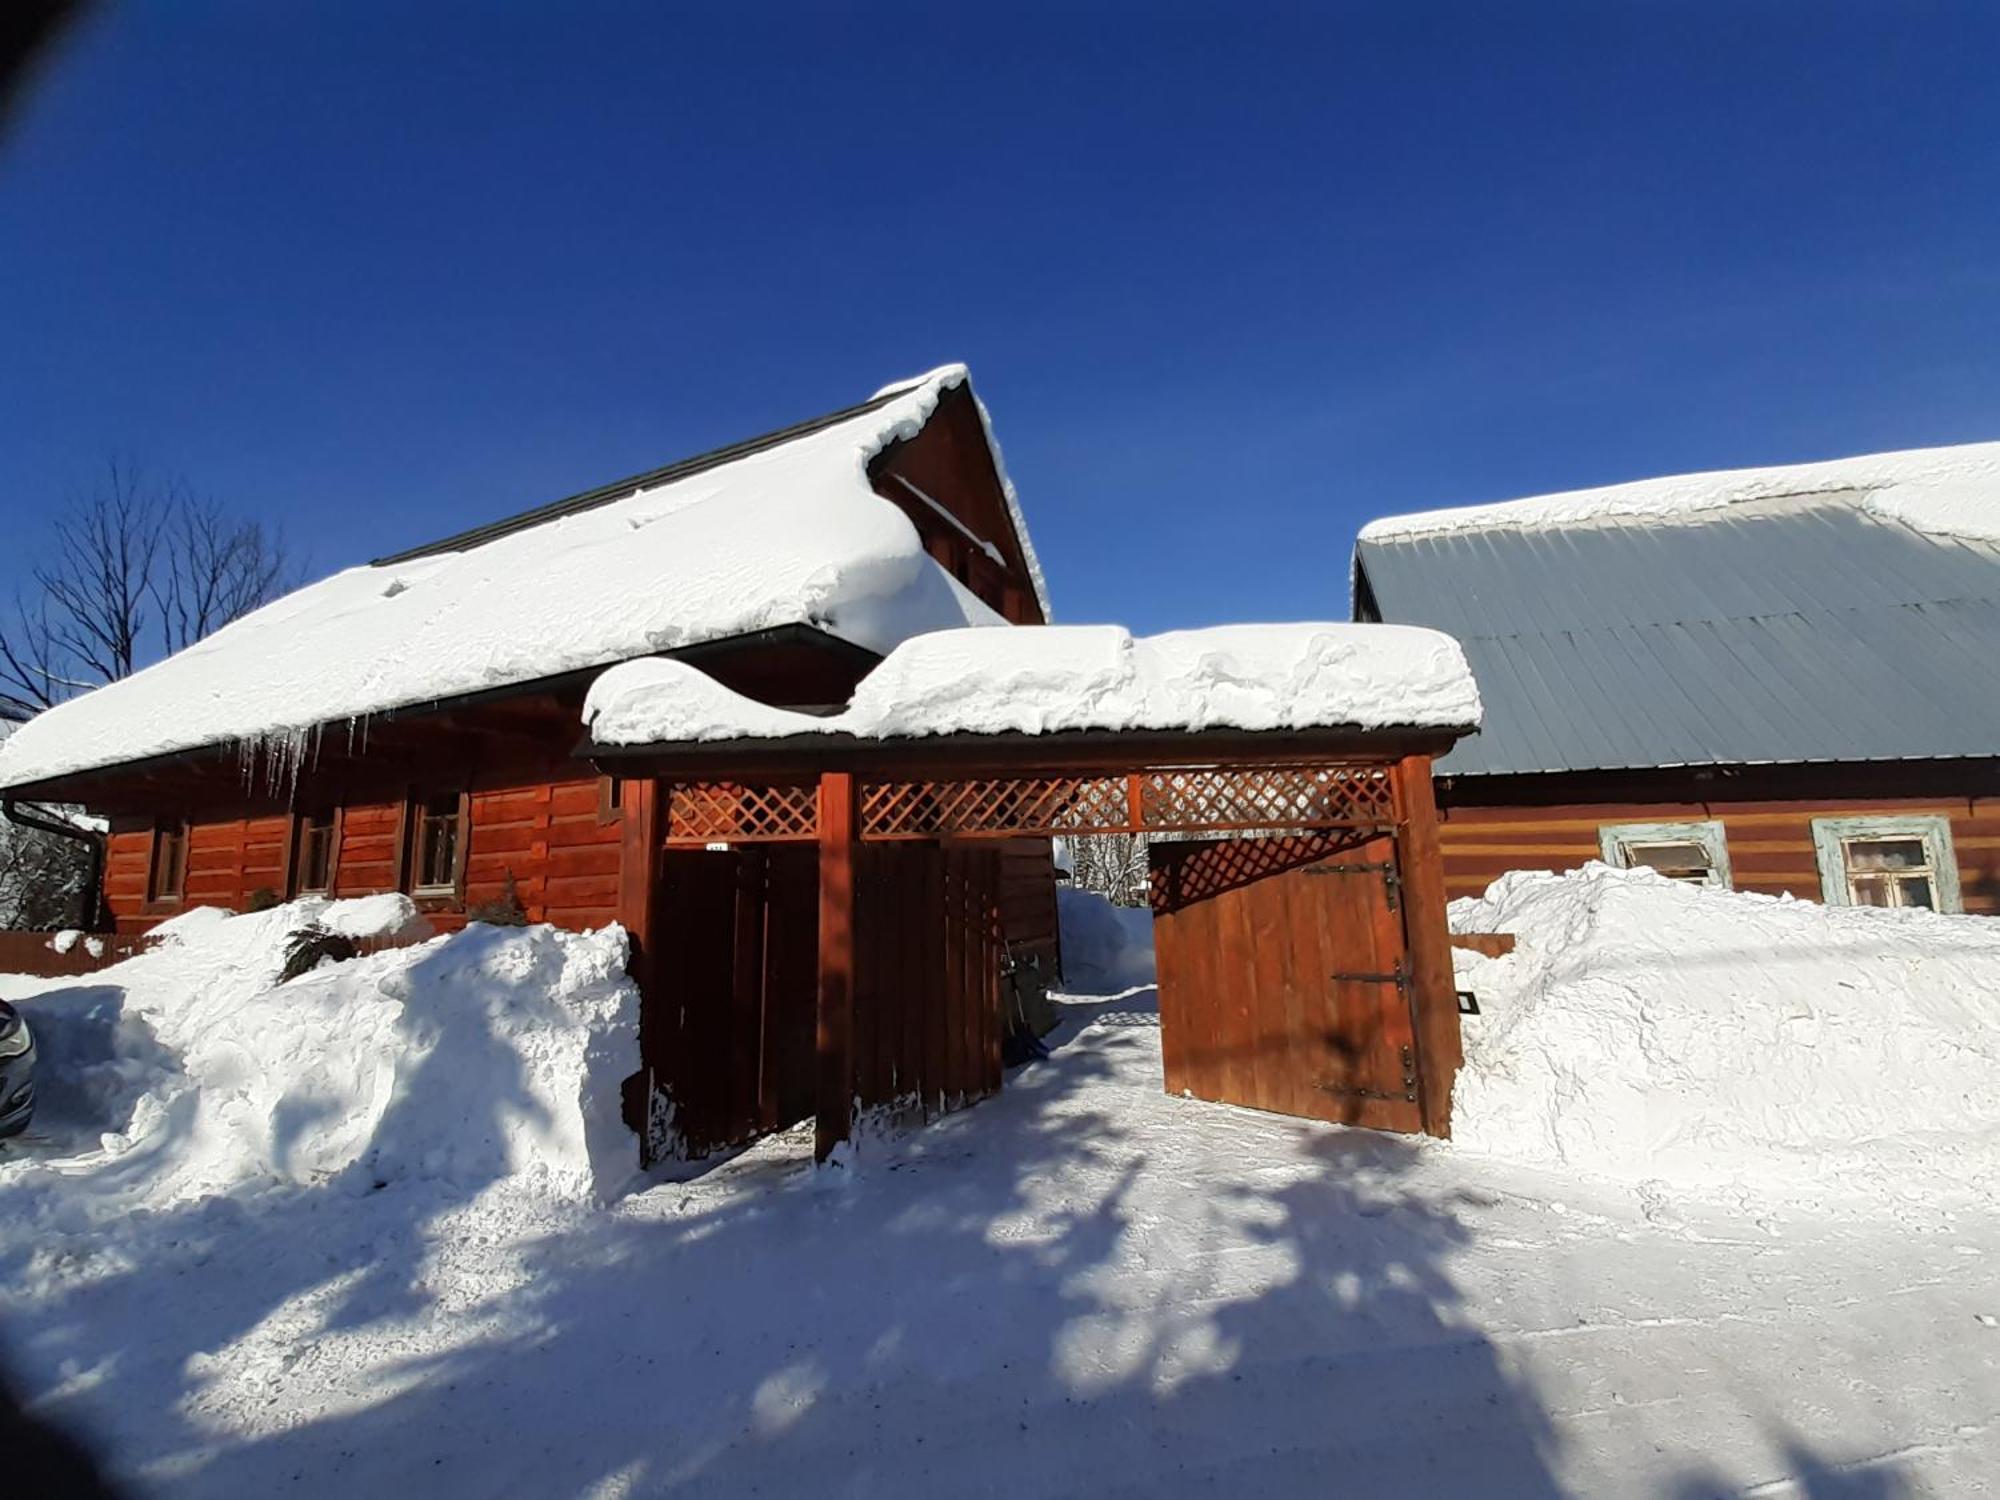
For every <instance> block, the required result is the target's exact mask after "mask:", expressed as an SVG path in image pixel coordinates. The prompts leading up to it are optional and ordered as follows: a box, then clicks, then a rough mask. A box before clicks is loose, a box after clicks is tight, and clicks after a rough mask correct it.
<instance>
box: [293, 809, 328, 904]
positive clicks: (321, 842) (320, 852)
mask: <svg viewBox="0 0 2000 1500" xmlns="http://www.w3.org/2000/svg"><path fill="white" fill-rule="evenodd" d="M298 829H299V847H298V850H297V852H296V853H295V854H294V856H293V858H294V859H295V860H296V861H297V863H296V864H295V865H294V866H293V868H294V869H295V870H296V871H297V872H298V875H297V879H296V880H295V882H294V884H295V885H296V887H297V890H298V894H299V895H302V896H323V895H325V894H327V893H328V892H329V891H331V890H332V889H333V855H334V848H335V845H336V843H337V841H338V837H339V836H338V834H337V833H336V832H335V831H334V818H333V810H332V809H331V808H328V809H325V810H323V811H320V812H309V813H300V814H299V818H298Z"/></svg>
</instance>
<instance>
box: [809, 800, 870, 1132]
mask: <svg viewBox="0 0 2000 1500" xmlns="http://www.w3.org/2000/svg"><path fill="white" fill-rule="evenodd" d="M856 793H857V788H856V785H855V780H854V773H853V772H851V771H827V772H825V773H824V774H822V775H821V777H820V780H819V1025H818V1031H817V1037H818V1048H819V1090H818V1108H817V1115H818V1121H817V1128H816V1129H815V1130H814V1132H813V1157H814V1159H815V1160H817V1161H822V1162H823V1161H825V1160H826V1159H827V1158H828V1157H829V1156H831V1155H832V1154H833V1148H834V1147H835V1146H837V1145H839V1144H840V1143H841V1142H842V1141H844V1140H846V1139H847V1134H848V1126H849V1122H850V1120H851V1118H852V1114H853V1109H854V850H855V844H856V841H857V839H858V836H859V833H860V818H859V816H858V814H859V808H858V806H857V802H856Z"/></svg>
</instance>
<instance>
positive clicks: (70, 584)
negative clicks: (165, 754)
mask: <svg viewBox="0 0 2000 1500" xmlns="http://www.w3.org/2000/svg"><path fill="white" fill-rule="evenodd" d="M29 577H30V578H31V579H32V580H33V589H32V592H31V594H30V595H29V596H28V597H20V596H17V597H16V599H15V604H14V609H13V613H12V617H11V618H10V619H9V620H7V621H6V622H5V623H0V718H8V719H25V718H28V717H30V716H32V715H34V714H37V713H40V712H41V711H42V710H43V709H46V708H51V707H53V706H54V705H55V704H57V703H60V702H61V701H62V700H63V699H65V698H68V697H71V696H72V695H74V694H76V693H78V692H82V691H84V690H86V689H88V688H92V687H96V686H99V685H100V684H102V683H106V682H115V681H117V680H118V679H119V678H121V677H127V676H130V675H131V674H132V672H134V671H135V670H137V669H138V668H139V667H141V666H143V665H145V663H146V662H147V661H149V660H151V659H153V658H154V657H156V656H159V655H163V654H166V653H169V652H174V651H179V650H181V649H182V648H183V647H186V646H190V645H192V644H193V643H194V642H196V641H198V640H200V639H201V638H202V637H203V636H205V635H208V634H211V633H212V632H214V631H216V630H219V629H221V628H222V627H223V626H224V625H227V624H228V623H229V622H230V621H231V620H233V619H235V618H236V617H237V616H239V615H242V614H245V613H247V612H249V611H250V610H253V609H255V608H257V607H258V606H259V605H261V604H264V603H267V602H268V601H270V600H271V599H273V598H275V597H277V596H278V595H279V594H280V593H282V592H284V590H285V589H287V588H289V587H291V586H292V584H293V583H294V582H295V581H296V578H295V571H294V567H293V564H292V560H291V552H290V548H289V546H288V545H287V543H286V540H285V537H284V534H283V533H282V532H281V531H280V530H279V529H277V528H276V527H271V526H267V525H265V524H264V522H262V521H261V520H257V519H254V518H252V519H241V518H237V517H234V516H232V515H231V514H230V513H229V512H228V510H227V509H225V508H224V507H223V506H222V505H221V504H220V503H218V502H217V501H215V500H212V499H206V498H198V497H196V496H194V495H192V494H190V493H189V492H188V491H187V490H186V488H185V487H183V486H179V485H160V484H154V483H150V482H148V481H147V480H146V479H145V478H144V477H143V476H142V475H141V474H140V473H139V472H138V471H137V470H136V469H134V468H133V467H131V466H130V465H129V464H124V463H119V462H116V461H114V462H112V463H110V464H107V465H106V467H105V472H104V475H103V477H102V478H101V479H100V481H99V483H98V485H97V487H96V488H95V489H94V490H93V491H91V492H90V493H89V494H88V495H87V496H85V497H83V498H81V499H78V500H76V501H74V502H72V503H71V504H70V505H69V506H68V507H67V508H66V509H64V510H62V511H60V512H58V513H57V515H56V516H55V517H54V518H53V519H52V521H51V522H50V524H49V533H48V540H47V543H46V545H45V547H44V549H43V553H42V556H41V559H40V560H39V561H38V562H37V563H36V565H35V566H34V567H33V568H32V569H31V570H30V572H29Z"/></svg>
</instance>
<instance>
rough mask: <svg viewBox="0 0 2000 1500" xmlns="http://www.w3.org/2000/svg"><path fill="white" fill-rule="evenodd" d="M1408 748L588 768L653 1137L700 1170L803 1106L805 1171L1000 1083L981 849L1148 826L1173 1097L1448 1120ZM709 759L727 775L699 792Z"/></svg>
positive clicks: (1093, 746) (1446, 1073) (1402, 1126)
mask: <svg viewBox="0 0 2000 1500" xmlns="http://www.w3.org/2000/svg"><path fill="white" fill-rule="evenodd" d="M1398 738H1402V737H1398ZM1385 741H1388V742H1389V743H1384V742H1385ZM1433 748H1434V746H1432V745H1429V744H1426V745H1424V746H1423V747H1422V748H1421V749H1413V748H1411V747H1410V746H1409V745H1408V744H1407V743H1404V744H1395V743H1394V741H1393V740H1391V737H1389V736H1386V735H1367V736H1362V735H1357V734H1354V733H1351V732H1350V733H1347V734H1344V735H1332V734H1315V735H1312V736H1299V735H1285V736H1279V735H1265V736H1251V735H1243V734H1177V735H1172V736H1162V735H1088V736H1063V735H1050V736H1033V737H1030V736H1014V737H1008V738H1007V739H1006V740H1005V741H1004V742H1000V741H998V740H996V738H994V737H982V740H981V742H979V743H968V742H965V741H963V740H961V741H960V742H958V743H955V744H954V743H951V742H950V741H947V740H938V741H930V742H924V743H921V744H857V743H855V742H853V741H851V740H840V739H834V738H832V737H828V738H827V739H826V740H825V741H823V742H820V743H815V744H811V745H807V746H801V745H798V744H795V743H785V744H782V745H780V744H773V743H765V744H749V743H743V742H735V743H730V744H726V745H723V746H720V747H718V746H707V745H704V746H692V745H691V746H686V747H665V746H649V747H646V750H645V752H644V753H645V758H646V759H647V760H648V761H650V762H651V764H649V765H643V766H642V765H639V764H635V762H636V761H637V760H638V759H639V757H638V755H636V754H633V755H630V756H625V755H621V756H618V757H617V758H616V759H615V760H612V759H610V758H607V764H614V765H616V767H617V769H618V770H620V771H621V772H622V773H624V775H625V779H624V780H623V781H622V783H621V787H622V791H621V799H622V801H623V803H624V806H625V809H626V822H625V829H624V843H625V847H624V860H625V872H624V873H625V876H626V878H625V879H624V880H623V881H622V887H623V889H624V891H625V893H626V903H625V910H624V912H623V920H624V921H625V923H626V926H627V928H628V929H629V930H630V932H631V933H632V935H633V938H634V944H635V955H634V972H635V974H637V976H638V977H639V980H640V984H641V989H642V992H643V994H644V996H645V1005H644V1012H643V1015H644V1021H643V1024H642V1038H641V1041H642V1053H643V1056H644V1059H645V1072H644V1073H643V1074H642V1075H641V1077H640V1078H639V1079H637V1080H635V1084H636V1085H637V1090H636V1093H637V1097H635V1098H634V1100H632V1101H631V1102H632V1105H633V1114H634V1116H635V1123H641V1122H643V1126H644V1135H645V1139H646V1141H647V1149H648V1153H649V1154H650V1155H651V1156H654V1157H660V1156H700V1155H704V1154H707V1153H708V1152H710V1151H713V1150H715V1149H717V1148H719V1147H722V1146H726V1145H731V1144H735V1143H738V1142H741V1141H744V1140H748V1139H751V1138H754V1137H755V1136H756V1135H759V1134H762V1133H765V1132H767V1131H769V1130H772V1129H775V1128H780V1127H782V1126H784V1125H788V1124H791V1123H794V1122H795V1121H797V1120H799V1119H802V1118H804V1117H805V1115H806V1114H808V1113H810V1114H811V1115H812V1116H813V1117H814V1118H815V1120H816V1139H817V1147H818V1154H819V1155H820V1156H821V1158H822V1159H824V1157H825V1156H826V1155H827V1154H829V1153H830V1152H831V1151H832V1150H833V1148H834V1147H835V1146H836V1145H838V1144H839V1143H840V1142H841V1141H843V1140H846V1139H848V1138H850V1136H852V1135H853V1134H854V1133H855V1132H856V1130H857V1129H865V1128H866V1127H867V1126H868V1125H869V1124H871V1123H873V1122H874V1121H875V1120H877V1119H879V1118H883V1117H894V1118H897V1119H918V1118H931V1117H934V1116H936V1115H938V1114H941V1113H945V1112H947V1111H950V1110H953V1109H956V1108H960V1107H962V1106H964V1105H966V1104H968V1103H971V1102H974V1101H976V1100H978V1099H980V1098H982V1097H984V1096H985V1095H987V1094H989V1093H992V1092H995V1091H996V1090H997V1089H998V1088H999V1087H1000V1083H1001V1066H1000V1043H1001V1036H1002V1014H1001V1005H1000V984H999V973H1000V963H1001V957H1002V943H1001V933H1000V921H999V886H998V877H997V870H998V859H999V851H1000V850H1001V848H1002V847H1003V846H1004V845H1005V844H1006V843H1008V842H1009V841H1015V840H1020V839H1024V838H1047V837H1065V836H1075V835H1082V834H1095V833H1144V834H1147V835H1149V836H1150V837H1151V838H1152V840H1153V841H1154V842H1153V855H1152V871H1151V882H1152V902H1153V907H1154V911H1155V913H1156V924H1155V931H1156V946H1157V951H1158V956H1159V984H1160V1010H1161V1025H1162V1044H1163V1052H1164V1056H1165V1067H1166V1078H1165V1080H1164V1083H1165V1086H1166V1087H1167V1088H1168V1089H1169V1090H1170V1091H1171V1092H1174V1093H1185V1094H1189V1095H1192V1096H1193V1097H1196V1098H1200V1099H1209V1100H1214V1101H1217V1102H1222V1103H1231V1104H1239V1105H1246V1106H1249V1107H1252V1108H1257V1109H1267V1110H1276V1111H1280V1112H1283V1113H1287V1114H1294V1115H1303V1116H1308V1117H1311V1118H1315V1119H1325V1120H1336V1121H1342V1122H1345V1123H1350V1124H1358V1125H1364V1126H1370V1127H1374V1128H1379V1129H1387V1130H1401V1131H1426V1132H1429V1133H1431V1134H1435V1135H1445V1134H1448V1133H1449V1129H1450V1098H1451V1086H1452V1080H1453V1078H1454V1076H1455V1074H1456V1071H1457V1068H1458V1064H1459V1060H1460V1053H1459V1038H1458V1017H1457V1003H1456V996H1455V992H1454V989H1453V985H1452V979H1451V962H1450V955H1449V948H1448V943H1449V939H1448V937H1447V934H1446V928H1445V914H1444V892H1443V881H1442V873H1441V869H1440V866H1439V861H1438V850H1437V833H1436V824H1435V817H1436V814H1435V809H1434V806H1433V803H1432V800H1431V774H1430V761H1431V751H1432V749H1433ZM802 750H803V751H808V752H810V753H811V759H812V760H813V761H817V762H818V765H817V767H813V766H809V765H806V764H801V758H800V757H801V751H802ZM1309 750H1318V751H1319V752H1320V753H1319V754H1318V755H1317V756H1314V757H1312V758H1307V757H1306V755H1305V754H1304V752H1306V751H1309ZM1336 751H1337V752H1340V753H1338V754H1337V755H1336V754H1334V753H1331V752H1336ZM1392 751H1401V752H1403V753H1389V752H1392ZM724 763H726V764H730V765H731V766H732V768H742V769H733V774H732V777H731V779H729V780H721V779H715V778H716V776H717V767H718V766H719V765H720V764H724ZM635 770H643V771H645V772H647V773H649V774H643V775H639V776H633V775H632V774H631V773H632V772H633V771H635ZM808 1022H810V1025H808ZM808 1037H809V1038H810V1043H811V1046H810V1051H808V1048H807V1041H808Z"/></svg>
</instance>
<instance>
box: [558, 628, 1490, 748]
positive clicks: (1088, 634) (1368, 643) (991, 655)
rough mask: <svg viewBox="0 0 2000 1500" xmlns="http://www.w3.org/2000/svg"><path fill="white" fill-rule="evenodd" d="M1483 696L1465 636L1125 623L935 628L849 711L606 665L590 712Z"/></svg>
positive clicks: (978, 722)
mask: <svg viewBox="0 0 2000 1500" xmlns="http://www.w3.org/2000/svg"><path fill="white" fill-rule="evenodd" d="M1479 712H1480V710H1479V689H1478V687H1477V686H1476V685H1475V684H1474V682H1473V680H1472V672H1471V670H1470V669H1469V668H1468V667H1467V666H1466V664H1465V653H1464V652H1463V651H1462V650H1460V649H1459V645H1458V642H1457V641H1455V640H1453V639H1452V638H1451V637H1450V636H1448V635H1444V634H1442V633H1440V632H1438V631H1435V630H1423V629H1419V628H1418V627H1416V626H1411V625H1354V624H1346V623H1331V624H1296V625H1227V626H1218V627H1214V628H1211V629H1207V630H1177V631H1170V632H1168V633H1166V634H1164V635H1155V636H1134V635H1133V634H1132V633H1131V632H1130V631H1128V630H1125V629H1124V628H1123V627H1121V626H1117V625H1036V626H1027V627H1023V628H1020V629H1015V630H941V631H934V632H932V633H930V634H927V635H920V636H916V637H914V638H912V639H910V640H907V641H905V642H903V643H902V644H901V645H899V646H898V647H896V649H895V650H893V651H891V652H890V653H889V654H888V656H887V657H886V658H885V659H884V660H883V662H882V664H881V665H880V666H878V667H876V668H875V670H874V671H872V672H870V673H869V674H868V676H867V677H866V678H864V679H863V680H862V682H861V685H860V686H859V687H858V688H856V689H855V691H854V698H853V701H852V702H850V703H849V704H848V706H847V707H846V708H845V709H844V710H842V711H841V712H840V713H837V714H832V715H827V716H816V715H812V714H802V713H794V712H790V711H788V710H785V709H779V708H771V707H768V706H766V705H764V704H762V703H758V702H756V701H754V700H752V699H749V698H745V697H743V696H741V695H740V694H737V693H735V692H733V691H731V690H730V689H729V688H726V687H724V686H723V685H722V684H721V683H719V682H717V681H715V680H714V679H713V678H711V677H709V676H708V675H707V674H706V673H704V672H702V671H701V670H700V669H699V668H698V667H693V666H690V665H688V664H687V663H686V662H681V661H661V660H652V659H647V660H641V661H630V662H625V663H622V664H621V665H619V666H616V667H612V668H610V669H609V670H607V671H606V672H604V673H603V674H602V675H601V676H599V677H598V679H597V680H596V681H595V682H594V683H593V684H592V685H591V689H590V695H589V697H588V699H586V701H585V703H584V708H583V717H584V722H585V723H587V724H588V725H589V726H590V732H591V737H592V738H593V739H595V740H596V741H597V742H598V743H599V744H601V745H633V744H649V743H655V742H669V741H704V740H719V739H735V738H738V737H748V738H758V739H772V738H780V737H783V736H786V735H804V734H850V735H854V736H856V737H857V738H861V739H900V738H912V737H918V736H924V735H938V734H1053V733H1058V732H1065V731H1079V730H1100V731H1132V730H1163V731H1169V732H1188V733H1194V732H1199V731H1201V730H1205V729H1242V730H1252V731H1264V730H1298V729H1320V728H1334V727H1347V726H1357V727H1360V728H1365V729H1382V728H1390V727H1396V726H1421V727H1430V728H1452V729H1471V728H1474V727H1476V726H1477V725H1478V723H1479Z"/></svg>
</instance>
